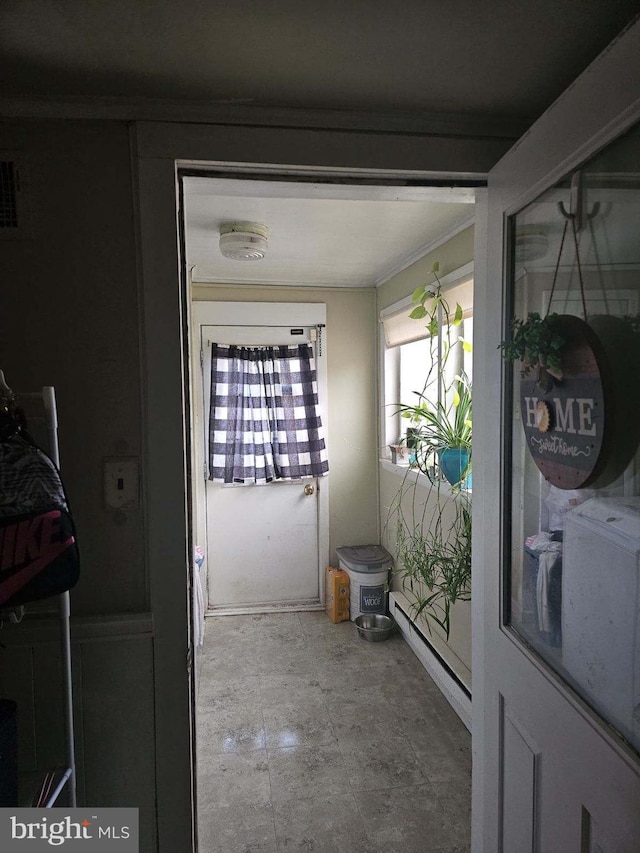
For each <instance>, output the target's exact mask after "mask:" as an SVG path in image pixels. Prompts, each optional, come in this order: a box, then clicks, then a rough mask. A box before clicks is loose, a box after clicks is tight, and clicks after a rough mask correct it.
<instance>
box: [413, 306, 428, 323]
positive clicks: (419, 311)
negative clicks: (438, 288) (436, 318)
mask: <svg viewBox="0 0 640 853" xmlns="http://www.w3.org/2000/svg"><path fill="white" fill-rule="evenodd" d="M426 316H427V309H426V308H425V307H424V305H418V306H417V307H416V308H414V309H413V311H412V312H411V314H409V317H410V318H411V319H412V320H422V318H423V317H426Z"/></svg>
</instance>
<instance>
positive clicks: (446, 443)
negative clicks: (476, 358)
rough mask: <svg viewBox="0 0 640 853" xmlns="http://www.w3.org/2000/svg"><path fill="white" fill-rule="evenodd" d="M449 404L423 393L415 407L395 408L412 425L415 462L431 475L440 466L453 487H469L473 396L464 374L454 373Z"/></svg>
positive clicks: (419, 395) (403, 406)
mask: <svg viewBox="0 0 640 853" xmlns="http://www.w3.org/2000/svg"><path fill="white" fill-rule="evenodd" d="M448 391H449V396H451V397H452V399H451V403H450V404H447V403H446V402H442V401H441V400H438V401H437V402H435V403H433V402H431V401H429V400H428V399H427V397H426V396H425V395H424V394H418V397H419V400H420V402H419V403H417V404H416V405H414V406H410V405H402V406H400V407H399V408H398V411H399V412H400V413H401V415H402V417H403V418H409V419H410V420H411V422H412V424H413V434H412V443H413V445H414V448H415V453H416V465H417V466H418V467H419V468H420V470H421V471H422V472H423V473H425V474H427V476H429V477H430V478H431V477H433V474H434V469H436V470H437V469H439V470H440V471H441V472H442V474H443V475H444V477H445V479H446V480H447V481H448V482H449V483H450V484H451V485H452V486H454V487H458V488H461V487H463V486H468V485H469V482H468V478H469V475H470V467H471V438H472V396H471V391H472V389H471V383H470V382H469V380H468V378H467V376H466V375H465V374H461V375H459V376H456V377H455V379H454V380H453V383H452V384H451V386H450V387H449V389H448Z"/></svg>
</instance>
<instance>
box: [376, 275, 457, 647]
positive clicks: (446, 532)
mask: <svg viewBox="0 0 640 853" xmlns="http://www.w3.org/2000/svg"><path fill="white" fill-rule="evenodd" d="M432 272H433V275H434V279H435V284H434V285H431V286H421V287H418V288H416V290H415V291H414V293H413V297H412V299H413V302H414V303H415V308H414V309H413V311H412V312H411V314H410V317H412V318H413V319H414V320H417V321H420V320H422V321H425V323H426V328H427V331H428V333H429V338H430V351H431V352H430V354H431V365H430V367H429V369H428V375H427V379H426V381H425V384H424V387H423V389H422V391H416V392H415V394H416V397H417V402H416V403H415V404H413V405H410V404H406V403H403V404H398V405H397V407H396V411H397V412H399V413H400V414H401V415H402V417H404V418H407V419H409V421H410V422H411V430H410V431H409V430H408V431H407V432H408V433H409V432H411V435H410V442H411V446H412V448H413V449H414V452H415V466H416V467H418V468H419V469H420V471H422V472H423V473H424V474H426V475H427V476H428V478H429V482H430V487H429V488H428V489H427V490H426V491H424V485H422V486H420V493H418V483H417V482H416V479H415V476H414V477H413V478H412V477H411V473H410V472H407V474H406V475H405V478H404V480H403V484H402V486H401V488H400V490H399V492H398V494H397V495H396V498H395V500H394V502H393V506H392V507H391V509H390V513H389V519H388V521H390V520H391V519H392V518H393V519H394V520H395V522H396V554H397V567H398V568H397V569H396V573H397V574H398V576H399V577H400V578H401V581H402V589H403V591H404V592H405V594H407V596H408V597H409V598H410V600H411V602H412V615H413V616H415V618H418V617H419V616H422V617H423V618H424V619H425V623H426V625H427V627H428V629H429V631H431V627H432V624H436V625H438V626H440V627H441V628H442V630H443V631H444V633H445V636H446V637H447V639H448V638H449V632H450V629H451V607H452V606H453V605H454V604H455V602H456V601H468V600H469V598H470V593H471V497H470V492H469V491H468V490H467V487H468V483H469V479H468V475H469V474H470V470H471V463H470V460H471V439H472V433H473V425H472V410H473V405H472V390H473V389H472V385H471V382H470V381H469V378H468V377H467V376H466V374H465V373H464V372H459V373H456V375H455V376H454V378H453V379H452V380H449V381H447V380H446V379H445V377H446V376H450V375H451V373H452V372H453V371H452V370H447V362H448V361H449V359H450V358H451V356H452V354H453V353H455V351H456V347H462V348H463V350H464V351H467V352H469V351H471V343H470V342H469V341H467V340H465V339H464V337H463V336H462V335H461V334H460V333H459V330H460V326H461V325H462V322H463V319H464V312H463V309H462V307H461V306H460V305H459V304H456V305H455V306H454V307H453V308H452V307H451V306H450V305H449V303H448V301H447V299H446V298H445V296H443V295H442V293H441V290H440V281H439V279H438V264H435V265H434V267H433V269H432ZM434 386H435V388H436V390H437V393H436V394H434V393H433V389H434ZM434 398H435V399H434ZM407 444H408V445H409V437H408V438H407ZM451 449H457V450H459V451H460V453H461V454H462V453H464V454H465V456H464V458H465V463H464V464H465V465H466V469H465V470H464V471H462V473H461V475H460V479H459V481H458V482H457V483H455V484H454V486H453V488H447V489H446V490H441V484H442V482H443V478H442V476H441V457H442V454H443V453H444V452H445V451H447V450H451ZM420 507H422V509H420Z"/></svg>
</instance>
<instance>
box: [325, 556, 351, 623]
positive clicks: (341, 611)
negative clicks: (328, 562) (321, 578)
mask: <svg viewBox="0 0 640 853" xmlns="http://www.w3.org/2000/svg"><path fill="white" fill-rule="evenodd" d="M325 608H326V611H327V616H328V617H329V619H331V621H332V622H344V621H345V619H348V618H349V575H348V574H347V573H346V572H345V571H344V570H343V569H336V568H334V567H333V566H327V572H326V589H325Z"/></svg>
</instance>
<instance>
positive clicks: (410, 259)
mask: <svg viewBox="0 0 640 853" xmlns="http://www.w3.org/2000/svg"><path fill="white" fill-rule="evenodd" d="M474 220H475V216H470V217H469V218H468V219H465V220H464V221H463V222H460V223H459V224H458V225H456V226H455V227H454V228H452V229H451V230H450V231H447V232H446V233H445V234H441V235H440V236H439V237H437V238H436V239H435V240H431V241H430V242H429V243H425V244H424V245H422V246H420V247H419V248H417V249H416V250H415V251H414V252H412V253H411V254H410V255H407V257H406V258H404V259H403V260H402V261H400V262H399V263H397V264H394V266H392V267H389V268H388V269H387V270H385V272H384V273H382V275H381V276H380V277H379V278H377V279H376V282H375V286H376V287H381V286H382V285H383V284H385V283H386V282H387V281H389V280H390V279H392V278H393V277H394V276H396V275H398V273H401V272H402V271H403V270H406V269H408V268H409V267H410V266H412V265H413V264H415V263H416V262H417V261H420V260H422V258H424V257H425V256H426V255H428V254H429V252H433V251H435V249H438V248H440V246H443V245H444V244H445V243H448V242H449V240H452V239H453V238H454V237H457V235H458V234H461V233H462V232H463V231H466V230H467V228H470V227H471V226H472V225H473V223H474Z"/></svg>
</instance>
